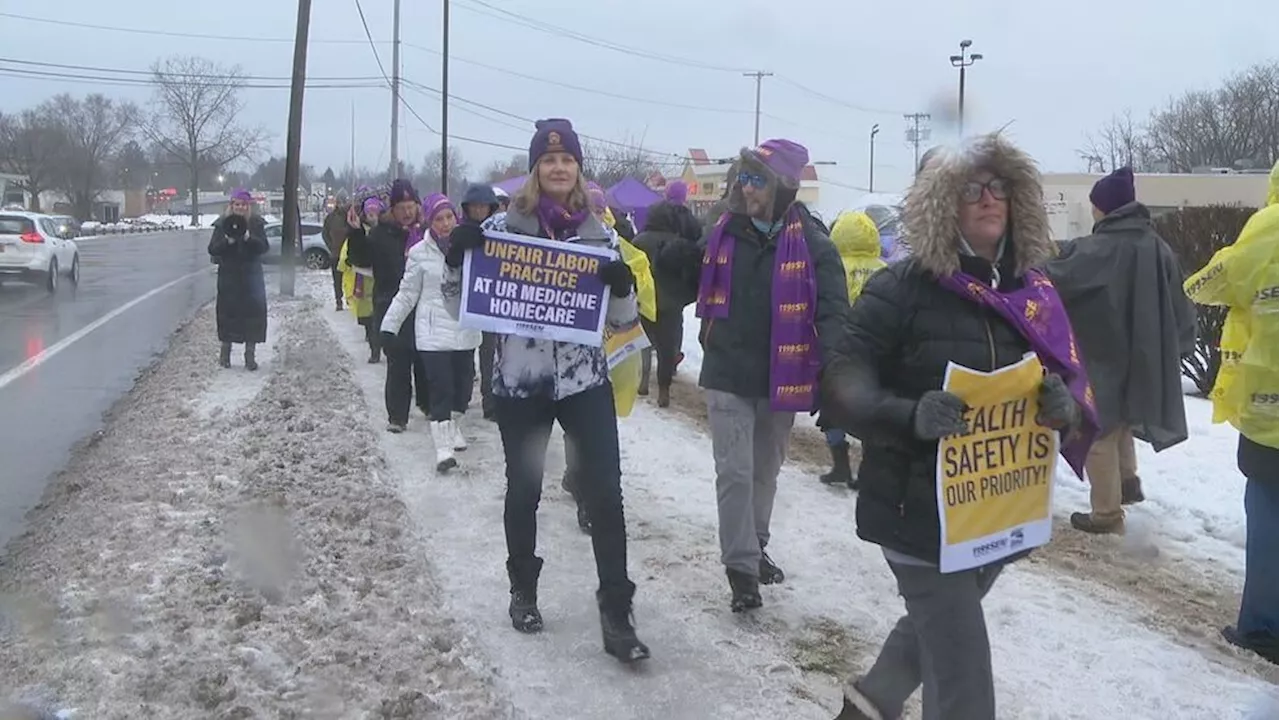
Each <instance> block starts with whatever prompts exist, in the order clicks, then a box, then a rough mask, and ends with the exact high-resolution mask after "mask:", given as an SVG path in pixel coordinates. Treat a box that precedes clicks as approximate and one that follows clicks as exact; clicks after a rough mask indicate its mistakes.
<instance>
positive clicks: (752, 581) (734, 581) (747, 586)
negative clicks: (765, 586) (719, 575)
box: [725, 570, 764, 613]
mask: <svg viewBox="0 0 1280 720" xmlns="http://www.w3.org/2000/svg"><path fill="white" fill-rule="evenodd" d="M725 574H726V575H728V576H729V589H730V590H731V591H732V592H733V596H732V597H731V598H730V599H729V609H730V610H732V611H734V612H736V613H738V612H745V611H747V610H754V609H756V608H758V607H760V606H761V605H764V599H763V598H761V597H760V580H759V579H757V578H755V577H753V576H751V575H748V574H746V573H744V572H739V571H737V570H725Z"/></svg>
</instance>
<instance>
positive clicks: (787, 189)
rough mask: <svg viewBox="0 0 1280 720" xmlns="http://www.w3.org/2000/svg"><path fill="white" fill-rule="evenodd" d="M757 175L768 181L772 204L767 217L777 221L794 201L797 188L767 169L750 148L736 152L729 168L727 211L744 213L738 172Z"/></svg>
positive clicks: (743, 199) (745, 203)
mask: <svg viewBox="0 0 1280 720" xmlns="http://www.w3.org/2000/svg"><path fill="white" fill-rule="evenodd" d="M744 171H745V172H751V173H758V174H760V175H762V176H763V177H765V178H766V179H767V180H768V181H769V186H768V190H769V195H770V197H772V198H773V202H772V203H771V205H770V207H769V217H772V218H774V219H775V220H776V219H778V217H779V215H780V214H781V210H782V209H784V208H786V207H787V206H789V205H790V204H791V202H792V201H793V200H795V197H796V192H797V190H799V186H798V185H797V184H795V183H792V182H789V181H788V180H787V179H785V178H782V177H779V176H778V174H777V173H776V172H774V171H773V168H771V167H769V166H768V165H766V164H765V163H764V161H762V160H761V159H760V158H759V157H757V156H756V154H755V153H754V152H753V151H752V148H747V147H744V148H742V150H740V151H739V152H738V157H737V159H736V160H735V161H734V163H733V165H731V166H730V167H729V178H728V187H729V196H728V211H729V212H732V213H744V214H745V213H746V212H747V201H746V198H744V197H743V196H742V185H741V184H739V183H738V173H740V172H744Z"/></svg>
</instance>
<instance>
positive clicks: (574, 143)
mask: <svg viewBox="0 0 1280 720" xmlns="http://www.w3.org/2000/svg"><path fill="white" fill-rule="evenodd" d="M534 127H535V128H537V130H536V131H535V132H534V133H533V139H532V140H530V141H529V171H530V172H532V171H533V168H534V167H536V166H537V164H538V158H541V157H542V156H543V155H546V154H547V153H549V152H565V153H569V154H570V155H572V156H573V159H574V160H577V161H578V165H582V143H581V142H579V141H578V133H577V132H576V131H575V130H574V129H573V123H571V122H569V121H568V120H565V119H564V118H550V119H548V120H539V121H538V122H536V123H534Z"/></svg>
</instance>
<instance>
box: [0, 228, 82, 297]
mask: <svg viewBox="0 0 1280 720" xmlns="http://www.w3.org/2000/svg"><path fill="white" fill-rule="evenodd" d="M58 225H59V223H58V221H57V220H55V219H54V218H53V217H52V216H50V215H43V214H41V213H33V212H25V211H0V282H3V281H4V280H9V279H13V278H16V279H18V280H23V281H26V282H36V283H41V284H43V285H44V286H45V288H47V289H48V290H49V292H56V291H57V290H58V281H59V278H60V277H61V276H64V275H65V276H66V277H67V279H69V280H70V281H71V284H72V285H78V284H79V283H80V247H79V246H78V245H76V241H75V240H70V239H67V238H63V237H60V236H59V233H58Z"/></svg>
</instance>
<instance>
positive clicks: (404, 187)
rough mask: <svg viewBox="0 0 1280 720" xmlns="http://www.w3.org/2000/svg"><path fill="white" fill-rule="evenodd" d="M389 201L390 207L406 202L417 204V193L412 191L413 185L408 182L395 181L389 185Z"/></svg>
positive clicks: (402, 180)
mask: <svg viewBox="0 0 1280 720" xmlns="http://www.w3.org/2000/svg"><path fill="white" fill-rule="evenodd" d="M390 200H391V204H392V205H399V204H400V203H402V202H407V201H413V202H418V191H417V190H414V189H413V183H411V182H409V181H408V180H404V179H397V180H396V181H395V182H392V183H391V198H390Z"/></svg>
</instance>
